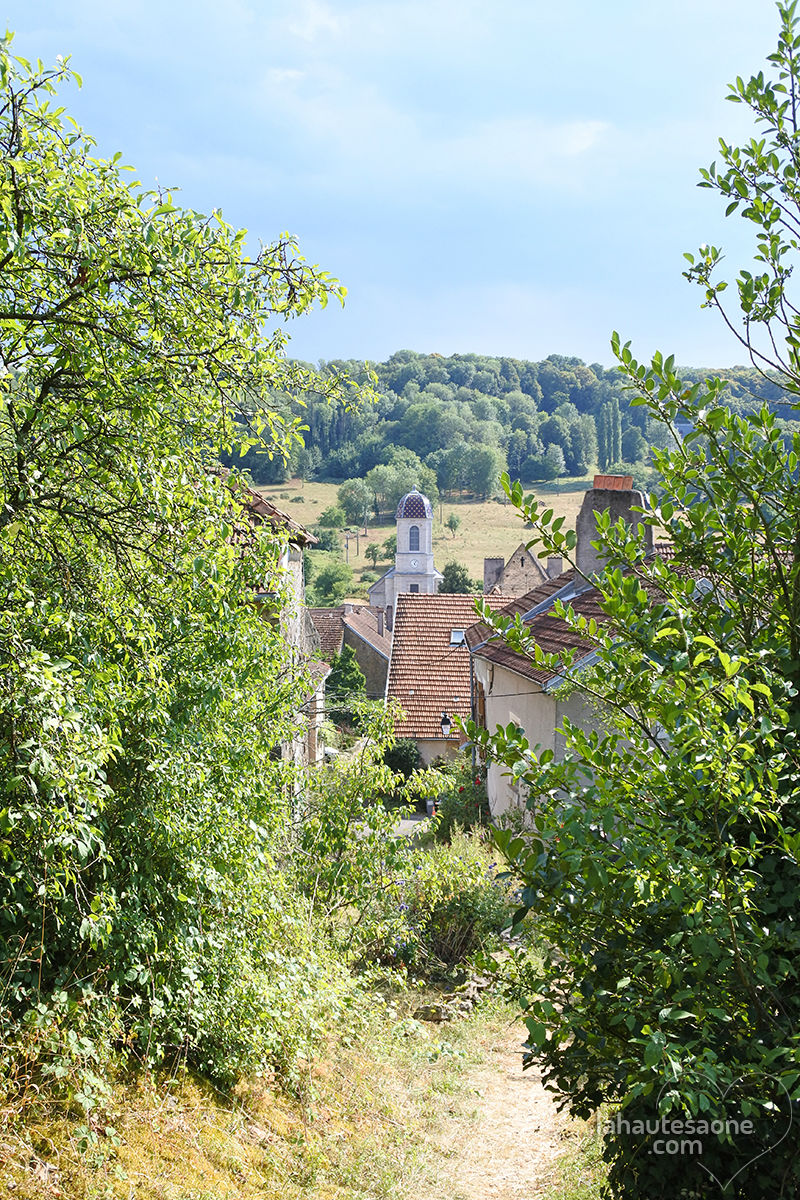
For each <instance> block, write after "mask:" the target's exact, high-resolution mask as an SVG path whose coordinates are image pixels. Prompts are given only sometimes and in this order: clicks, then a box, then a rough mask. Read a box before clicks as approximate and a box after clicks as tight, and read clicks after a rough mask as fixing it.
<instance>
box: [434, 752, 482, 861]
mask: <svg viewBox="0 0 800 1200" xmlns="http://www.w3.org/2000/svg"><path fill="white" fill-rule="evenodd" d="M442 774H443V776H444V779H445V788H444V790H443V791H442V792H441V793H440V794H439V797H438V800H437V805H436V809H437V812H436V823H435V834H436V838H437V841H440V842H449V841H450V839H451V838H452V836H453V834H454V833H455V832H456V830H458V829H461V830H470V829H473V828H475V827H476V826H480V825H488V824H489V820H490V813H489V799H488V797H487V795H486V778H485V771H484V768H483V767H482V766H473V765H472V763H471V762H470V761H469V759H468V758H466V757H462V758H459V759H457V760H455V762H454V763H453V764H452V765H451V764H450V763H446V764H445V765H444V767H443V768H442Z"/></svg>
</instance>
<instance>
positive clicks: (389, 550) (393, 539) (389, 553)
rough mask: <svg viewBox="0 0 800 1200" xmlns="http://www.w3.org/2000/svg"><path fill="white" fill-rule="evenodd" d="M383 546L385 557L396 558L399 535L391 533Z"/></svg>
mask: <svg viewBox="0 0 800 1200" xmlns="http://www.w3.org/2000/svg"><path fill="white" fill-rule="evenodd" d="M381 545H382V546H383V549H384V553H385V557H386V558H394V556H395V554H397V534H396V533H390V534H389V536H388V537H387V538H386V540H385V541H384V542H382V543H381Z"/></svg>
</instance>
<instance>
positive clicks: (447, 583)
mask: <svg viewBox="0 0 800 1200" xmlns="http://www.w3.org/2000/svg"><path fill="white" fill-rule="evenodd" d="M479 590H480V589H479V587H478V585H477V584H476V583H475V581H474V580H472V579H470V576H469V572H468V571H467V568H466V567H465V566H464V564H463V563H459V562H449V563H445V565H444V568H443V570H442V578H441V580H440V581H439V591H440V592H451V593H452V592H456V593H458V594H460V595H464V596H468V595H470V594H471V593H472V592H477V591H479Z"/></svg>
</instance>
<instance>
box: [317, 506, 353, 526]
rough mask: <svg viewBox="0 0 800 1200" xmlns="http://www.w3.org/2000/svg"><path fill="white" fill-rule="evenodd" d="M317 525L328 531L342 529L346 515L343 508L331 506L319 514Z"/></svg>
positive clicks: (345, 522) (345, 521)
mask: <svg viewBox="0 0 800 1200" xmlns="http://www.w3.org/2000/svg"><path fill="white" fill-rule="evenodd" d="M319 523H320V525H322V526H324V527H326V528H328V529H344V527H345V525H346V524H347V515H346V513H345V511H344V509H343V508H339V506H338V504H331V505H330V506H329V507H328V508H325V509H323V510H322V512H321V513H320V514H319Z"/></svg>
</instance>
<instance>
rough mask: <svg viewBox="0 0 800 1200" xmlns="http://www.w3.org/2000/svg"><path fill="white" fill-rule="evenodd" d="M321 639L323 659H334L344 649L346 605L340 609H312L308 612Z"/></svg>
mask: <svg viewBox="0 0 800 1200" xmlns="http://www.w3.org/2000/svg"><path fill="white" fill-rule="evenodd" d="M308 613H309V616H310V617H311V620H312V621H313V622H314V628H315V629H316V631H317V636H318V637H319V652H320V654H321V656H322V657H323V658H333V656H334V654H338V653H339V652H340V651H341V649H342V637H343V635H344V605H343V604H340V605H339V607H338V608H310V609H309V610H308Z"/></svg>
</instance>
